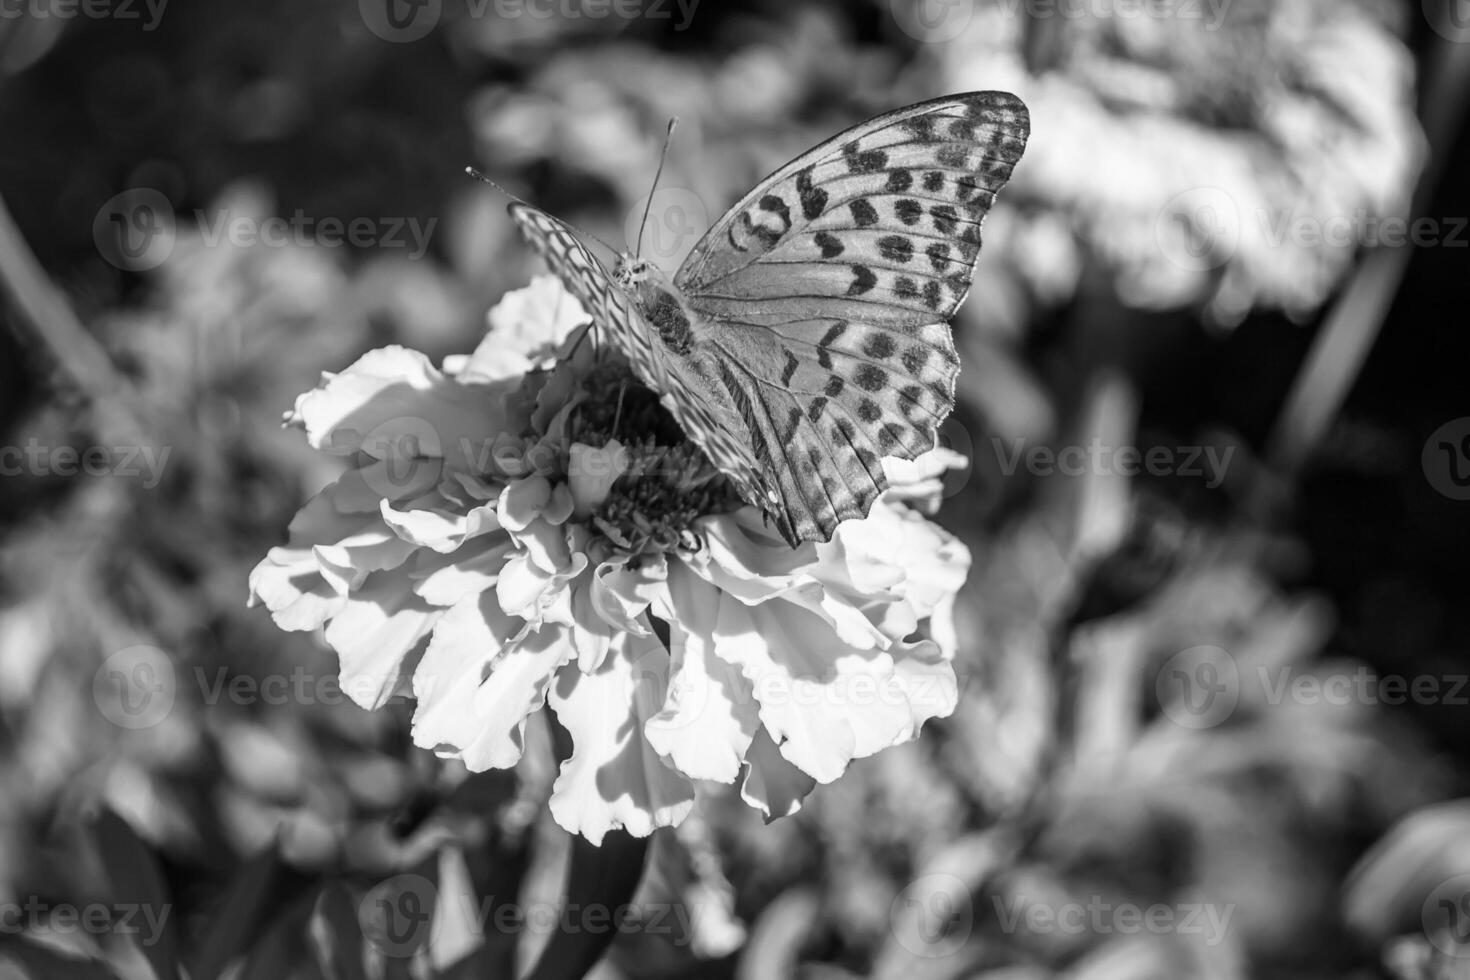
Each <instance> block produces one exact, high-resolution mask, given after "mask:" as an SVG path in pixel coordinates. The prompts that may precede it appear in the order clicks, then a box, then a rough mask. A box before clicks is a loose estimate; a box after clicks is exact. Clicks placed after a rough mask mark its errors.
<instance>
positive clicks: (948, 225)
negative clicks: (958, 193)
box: [929, 204, 960, 235]
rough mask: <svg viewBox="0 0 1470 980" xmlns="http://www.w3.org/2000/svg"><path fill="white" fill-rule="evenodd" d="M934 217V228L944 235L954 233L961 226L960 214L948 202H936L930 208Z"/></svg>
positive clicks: (930, 212)
mask: <svg viewBox="0 0 1470 980" xmlns="http://www.w3.org/2000/svg"><path fill="white" fill-rule="evenodd" d="M929 214H930V215H932V216H933V218H934V229H935V230H936V231H938V232H939V233H940V234H942V235H953V234H954V230H955V228H957V227H958V226H959V222H960V216H959V215H958V214H957V213H956V212H955V209H954V208H952V207H950V206H949V205H948V204H936V205H934V207H932V208H930V209H929Z"/></svg>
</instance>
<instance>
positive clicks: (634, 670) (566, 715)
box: [250, 277, 969, 841]
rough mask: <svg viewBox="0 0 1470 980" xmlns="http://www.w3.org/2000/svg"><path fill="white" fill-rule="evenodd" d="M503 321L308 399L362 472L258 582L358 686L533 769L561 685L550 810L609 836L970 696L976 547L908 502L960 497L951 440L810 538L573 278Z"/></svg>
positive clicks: (323, 428)
mask: <svg viewBox="0 0 1470 980" xmlns="http://www.w3.org/2000/svg"><path fill="white" fill-rule="evenodd" d="M490 320H491V324H492V327H491V330H490V332H489V334H488V336H487V337H486V339H485V341H484V343H482V344H481V345H480V348H479V350H477V351H476V352H475V354H473V355H471V356H470V357H468V358H460V359H451V360H450V361H448V362H446V368H447V369H448V370H445V371H440V370H436V369H435V368H434V367H433V366H432V365H431V364H429V362H428V361H427V359H426V358H424V357H423V356H422V355H420V354H417V353H415V352H413V351H408V350H404V349H401V348H395V347H389V348H384V349H382V350H377V351H373V352H371V353H369V354H366V355H364V356H363V357H362V358H361V359H359V360H358V361H357V363H355V364H354V365H352V366H351V367H350V368H348V369H347V370H346V371H343V372H342V373H341V374H338V375H335V376H326V377H324V379H323V383H322V384H321V386H319V387H318V388H317V389H316V390H314V391H312V392H309V393H308V394H306V395H303V396H302V397H301V398H300V399H299V400H298V402H297V405H296V409H295V411H294V412H292V413H291V415H290V416H289V418H290V420H291V421H293V422H294V423H296V424H298V425H300V426H301V427H302V428H304V429H305V431H306V434H307V438H308V440H309V441H310V442H311V444H312V445H313V446H315V447H317V448H319V449H323V450H324V451H329V452H336V453H347V452H351V453H354V454H355V457H354V459H355V464H356V465H355V467H354V468H353V469H351V470H349V471H348V472H347V473H345V474H344V475H343V477H342V478H341V479H340V480H338V481H337V482H336V483H335V484H333V485H332V486H330V487H328V488H327V489H326V490H324V491H322V492H321V493H320V494H318V495H317V496H316V497H315V498H314V499H313V500H312V501H310V502H309V503H308V504H307V505H306V507H305V508H303V509H302V511H301V512H300V514H298V515H297V517H296V519H295V520H294V521H292V523H291V527H290V540H289V542H288V543H287V545H286V546H284V547H280V548H275V549H272V550H271V552H270V553H269V554H268V555H267V557H266V559H265V560H264V561H262V562H261V563H260V564H259V565H258V566H257V567H256V569H255V571H254V572H253V573H252V575H251V581H250V585H251V593H252V601H259V602H263V603H264V604H265V605H266V606H267V607H269V609H270V610H271V613H272V615H273V616H274V618H275V620H276V622H277V624H278V625H280V626H281V627H282V628H283V629H288V630H303V629H318V628H323V627H324V628H325V634H324V635H325V638H326V641H327V642H328V643H329V644H331V646H332V647H333V648H334V649H335V650H336V652H337V654H338V656H339V658H340V661H341V673H342V687H343V689H344V690H345V691H347V692H348V694H349V695H350V696H351V697H352V698H353V699H354V700H356V701H357V702H358V703H359V704H361V705H363V706H364V707H369V708H374V707H378V706H379V705H381V704H383V703H384V702H385V701H386V700H388V699H389V698H390V697H393V696H395V695H411V696H413V697H414V698H415V699H416V700H417V707H416V710H415V713H414V719H413V738H414V741H415V742H416V743H417V744H418V745H420V746H424V747H426V748H431V749H433V750H434V751H435V752H437V753H438V754H439V755H441V756H444V757H448V758H458V759H461V760H463V762H464V764H465V765H466V766H468V767H469V768H470V769H473V770H482V769H486V768H492V767H495V768H499V767H507V766H512V765H514V764H515V763H516V762H517V760H518V759H519V758H520V756H521V753H522V751H523V748H524V731H525V725H526V719H527V718H528V717H529V716H530V715H531V713H533V712H535V711H537V710H539V709H540V708H542V706H543V705H546V704H549V705H550V707H551V709H552V711H553V712H554V713H555V716H556V718H557V720H558V721H559V723H560V724H561V725H562V726H564V727H565V728H566V730H567V731H568V733H569V734H570V735H571V740H572V744H573V751H572V755H571V757H570V758H568V759H566V760H565V761H564V762H563V764H562V767H561V773H560V776H559V778H558V779H557V780H556V784H555V787H554V789H553V792H552V797H551V803H550V805H551V811H552V813H553V815H554V816H555V818H556V819H557V821H558V822H559V823H560V824H561V825H562V826H563V827H565V828H567V829H568V830H569V831H573V832H578V833H582V834H584V835H586V836H587V837H588V838H589V839H590V840H593V841H600V840H601V839H602V837H603V835H604V834H605V833H606V832H607V831H608V830H610V829H613V828H617V827H623V828H626V829H627V830H628V831H629V832H631V833H633V834H637V835H645V834H648V833H650V832H652V830H653V829H654V828H655V827H660V826H667V825H672V824H677V823H678V822H679V821H680V820H681V819H683V817H684V816H685V815H686V814H687V813H688V812H689V810H690V808H691V807H692V805H693V801H694V780H696V779H708V780H715V781H719V782H723V783H734V782H736V781H738V782H739V786H740V792H741V794H742V796H743V798H744V799H745V800H746V801H747V802H748V803H750V804H751V805H752V806H754V807H757V808H759V809H760V810H761V811H762V812H763V813H764V814H765V815H766V816H767V817H768V818H769V817H776V816H782V815H785V814H789V813H792V812H794V811H795V810H796V809H797V808H798V807H799V806H800V804H801V801H802V798H803V797H805V796H806V794H807V793H808V792H810V791H811V789H812V788H813V786H814V785H815V783H818V782H829V781H831V780H834V779H836V778H837V777H838V776H840V775H841V774H842V772H843V771H844V770H845V769H846V767H847V765H848V763H849V762H851V761H852V760H853V759H855V758H861V757H864V756H868V755H872V754H873V753H875V752H878V751H880V750H882V749H884V748H886V747H888V746H891V745H896V744H898V743H900V742H904V741H907V740H909V739H912V738H914V737H915V736H916V735H917V734H918V731H919V728H920V727H921V726H922V725H923V723H924V722H925V721H926V720H928V719H930V718H935V717H942V716H944V715H947V714H948V713H949V712H950V711H952V710H953V709H954V705H955V702H956V697H957V691H956V682H955V674H954V670H953V668H952V667H951V665H950V658H951V657H952V655H953V641H952V639H951V637H952V632H953V631H952V627H951V626H950V625H949V624H948V622H947V619H948V615H949V608H950V605H951V603H952V601H953V597H954V594H955V592H956V591H957V590H958V588H959V586H960V584H961V583H962V582H963V580H964V577H965V574H966V572H967V570H968V567H969V554H968V552H967V551H966V549H965V547H964V546H963V545H962V544H961V543H960V542H959V541H957V540H956V539H955V538H953V537H952V536H950V535H949V534H947V533H946V532H944V531H943V530H941V529H939V528H938V527H937V526H935V525H933V524H931V523H930V522H929V521H927V520H926V519H925V518H924V517H923V516H922V515H921V514H920V513H919V512H918V511H916V510H913V509H910V507H909V506H907V505H906V504H904V503H901V502H899V500H900V498H903V497H905V496H907V497H908V498H909V499H911V500H913V501H915V502H921V500H920V499H919V498H925V497H935V496H937V491H938V478H939V477H940V476H941V475H942V473H943V471H944V469H946V468H947V467H949V466H952V465H954V462H955V459H954V458H953V456H952V454H951V455H948V456H947V455H943V454H939V453H936V454H932V455H931V456H930V457H927V458H925V459H924V460H921V461H919V462H917V463H911V464H903V463H899V464H897V465H893V466H889V467H888V468H887V471H888V473H889V477H890V480H891V481H892V482H893V484H894V487H893V490H892V491H891V492H890V494H889V495H887V496H886V497H885V498H883V499H880V500H879V501H878V502H877V503H876V504H875V505H874V507H873V509H872V512H871V513H870V514H869V516H868V517H867V518H865V519H863V520H856V521H848V522H845V523H844V524H842V525H841V526H839V527H838V529H837V531H836V533H835V535H834V536H833V538H832V540H831V541H830V542H828V543H825V544H813V543H805V544H803V545H801V546H800V547H797V548H791V547H790V546H789V545H787V544H786V542H785V541H783V540H782V539H781V538H780V537H779V536H778V535H777V534H776V533H775V532H774V531H772V530H771V529H769V528H767V527H766V526H765V523H764V521H763V519H762V517H761V515H760V514H759V512H757V511H756V510H755V509H754V508H752V507H749V506H746V505H744V504H743V502H742V501H740V500H739V499H738V498H737V497H736V496H735V494H734V492H733V490H732V489H731V488H730V486H729V485H728V483H727V481H726V480H725V479H724V477H723V476H721V475H720V474H719V473H718V472H717V471H716V470H715V469H714V468H713V467H711V466H710V464H709V463H708V462H707V461H706V460H705V458H704V456H703V454H702V453H700V452H699V450H698V449H697V448H696V447H695V446H694V445H692V444H691V443H688V442H686V441H685V440H684V437H683V434H682V433H681V432H680V431H679V430H678V428H677V427H676V426H675V425H674V423H673V421H672V419H671V418H670V417H669V416H668V415H667V413H666V412H665V411H664V410H663V408H662V407H661V406H660V405H659V403H658V399H657V397H656V396H655V395H654V394H653V393H652V392H650V391H649V390H648V389H647V388H645V387H643V386H642V385H641V384H638V383H637V382H636V380H634V379H633V377H632V376H631V374H630V373H629V371H628V368H627V365H626V363H625V362H623V361H622V360H621V359H620V358H618V357H617V356H616V355H613V354H611V353H610V352H608V351H606V350H604V351H602V352H600V353H599V352H598V351H597V350H596V349H595V347H594V344H593V343H592V342H591V340H590V339H589V338H588V336H587V333H586V329H585V327H586V324H587V317H586V314H585V313H584V312H582V311H581V309H580V307H578V306H577V304H576V301H575V300H574V299H573V298H572V297H570V296H569V295H567V294H566V293H565V292H564V291H563V289H562V287H561V285H560V283H559V282H558V281H557V280H556V279H554V278H552V277H542V278H538V279H536V280H535V281H533V283H532V284H531V286H530V287H528V288H527V289H523V290H519V291H517V292H513V293H511V294H509V295H507V296H506V297H505V299H504V300H502V301H501V303H500V304H499V305H498V306H497V307H496V308H495V309H494V310H493V311H491V314H490ZM558 354H559V356H558ZM890 462H896V461H890ZM926 620H933V622H932V623H930V632H931V634H932V635H933V636H935V637H936V638H938V639H939V641H940V642H936V641H935V640H934V639H923V638H920V637H919V635H918V628H919V626H920V624H921V623H922V622H924V621H926Z"/></svg>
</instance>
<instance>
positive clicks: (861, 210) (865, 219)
mask: <svg viewBox="0 0 1470 980" xmlns="http://www.w3.org/2000/svg"><path fill="white" fill-rule="evenodd" d="M847 207H848V209H849V210H850V211H852V220H853V222H854V223H856V224H857V226H858V227H859V228H866V227H867V226H868V225H873V224H877V223H878V209H877V208H875V207H873V202H871V201H866V200H857V201H853V202H852V203H851V204H849V205H848V206H847Z"/></svg>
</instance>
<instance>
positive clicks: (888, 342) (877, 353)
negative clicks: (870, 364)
mask: <svg viewBox="0 0 1470 980" xmlns="http://www.w3.org/2000/svg"><path fill="white" fill-rule="evenodd" d="M893 351H894V343H893V338H892V337H890V336H888V334H886V333H884V332H883V331H882V330H874V331H873V333H872V335H871V336H869V337H868V339H867V342H866V343H864V344H863V353H864V354H866V355H867V356H868V357H872V358H876V359H877V360H880V361H882V360H886V359H887V358H890V357H892V356H893Z"/></svg>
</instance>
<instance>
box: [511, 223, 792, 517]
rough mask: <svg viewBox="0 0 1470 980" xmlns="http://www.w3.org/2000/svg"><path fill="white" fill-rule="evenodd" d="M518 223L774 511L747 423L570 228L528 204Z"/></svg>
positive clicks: (718, 462)
mask: <svg viewBox="0 0 1470 980" xmlns="http://www.w3.org/2000/svg"><path fill="white" fill-rule="evenodd" d="M509 211H510V216H511V218H512V220H514V221H515V223H516V226H517V227H518V228H519V229H520V232H521V235H522V236H523V237H524V238H525V239H526V241H527V242H528V243H529V244H530V245H531V247H532V248H534V249H535V250H536V252H537V253H538V254H540V255H541V257H542V258H543V259H544V260H545V261H546V263H547V265H548V266H550V268H551V271H552V272H554V273H556V275H557V277H558V278H560V279H561V280H562V282H564V283H565V284H566V286H567V289H568V290H570V291H571V293H572V295H573V296H575V297H577V300H578V301H579V302H580V303H581V304H582V306H583V308H584V309H586V310H587V312H588V314H589V315H590V316H591V317H592V318H593V320H594V322H596V323H597V325H598V326H599V327H601V328H602V329H603V330H605V331H607V336H608V338H609V340H610V341H611V342H612V343H613V344H615V345H616V346H617V348H618V349H619V350H620V351H622V352H623V354H625V355H626V356H627V358H628V360H629V362H630V363H631V364H632V366H633V370H634V371H635V372H636V373H637V375H638V377H639V378H640V379H642V381H643V382H644V383H645V384H647V385H648V386H649V387H650V388H652V389H653V390H654V391H657V392H659V393H660V395H661V396H662V402H663V404H664V405H665V407H667V408H668V409H669V411H670V413H671V414H672V415H673V416H674V420H675V421H676V422H678V423H679V426H680V427H681V428H682V429H683V430H684V432H685V433H686V434H687V435H688V436H689V437H690V438H691V439H693V440H694V441H695V442H696V443H697V444H698V445H699V446H700V447H701V448H702V449H704V451H705V454H706V455H707V456H708V457H709V459H710V462H712V463H713V464H714V465H715V466H716V467H718V468H719V469H720V470H721V471H722V472H724V473H725V474H726V475H727V476H729V477H730V478H731V480H732V481H733V482H734V484H735V487H736V489H737V490H738V491H739V492H740V494H741V496H742V497H744V498H745V499H746V500H748V501H750V502H752V503H756V504H757V505H759V506H762V507H765V508H767V509H769V508H770V507H772V506H773V505H774V498H773V492H772V490H771V489H770V488H768V486H767V483H766V480H765V479H764V477H763V476H762V474H761V471H760V469H759V468H758V466H757V463H756V461H755V460H754V458H753V457H752V456H751V451H750V446H749V442H748V441H745V440H743V439H742V438H741V435H740V433H739V428H740V425H741V422H740V419H739V418H738V417H735V416H733V415H732V413H731V412H730V411H729V409H728V407H727V406H725V405H724V404H722V402H721V401H720V400H717V399H716V400H712V399H709V398H707V397H705V395H704V394H703V390H702V389H704V388H705V387H707V385H706V384H705V383H704V382H703V381H702V380H701V379H699V378H697V377H691V376H690V368H689V367H688V365H686V364H684V363H683V362H681V361H679V360H678V359H677V358H674V357H672V356H671V355H669V354H668V353H667V352H666V351H664V350H663V349H662V347H661V346H660V345H659V341H658V338H657V335H656V333H655V332H654V331H653V330H652V329H651V328H650V327H649V325H648V324H647V322H645V320H644V318H643V315H642V314H641V313H639V312H638V309H637V307H636V306H635V305H634V304H633V301H632V298H631V297H630V296H629V295H628V294H627V293H625V292H624V291H623V290H622V289H620V288H618V286H617V284H616V283H614V282H613V279H612V277H611V276H610V275H608V272H607V270H606V268H604V267H603V265H602V263H601V262H599V261H598V260H597V257H596V256H595V255H593V254H592V253H591V252H589V251H588V250H587V248H586V247H585V246H584V245H583V244H582V243H581V242H580V241H578V240H577V238H576V236H575V235H574V234H573V233H572V231H571V229H570V228H569V227H567V225H566V224H565V223H564V222H562V221H560V220H558V219H556V218H554V217H552V216H551V215H549V214H547V213H546V212H544V211H542V210H540V209H538V208H534V207H531V206H530V205H527V204H521V203H515V204H512V205H510V208H509Z"/></svg>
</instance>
